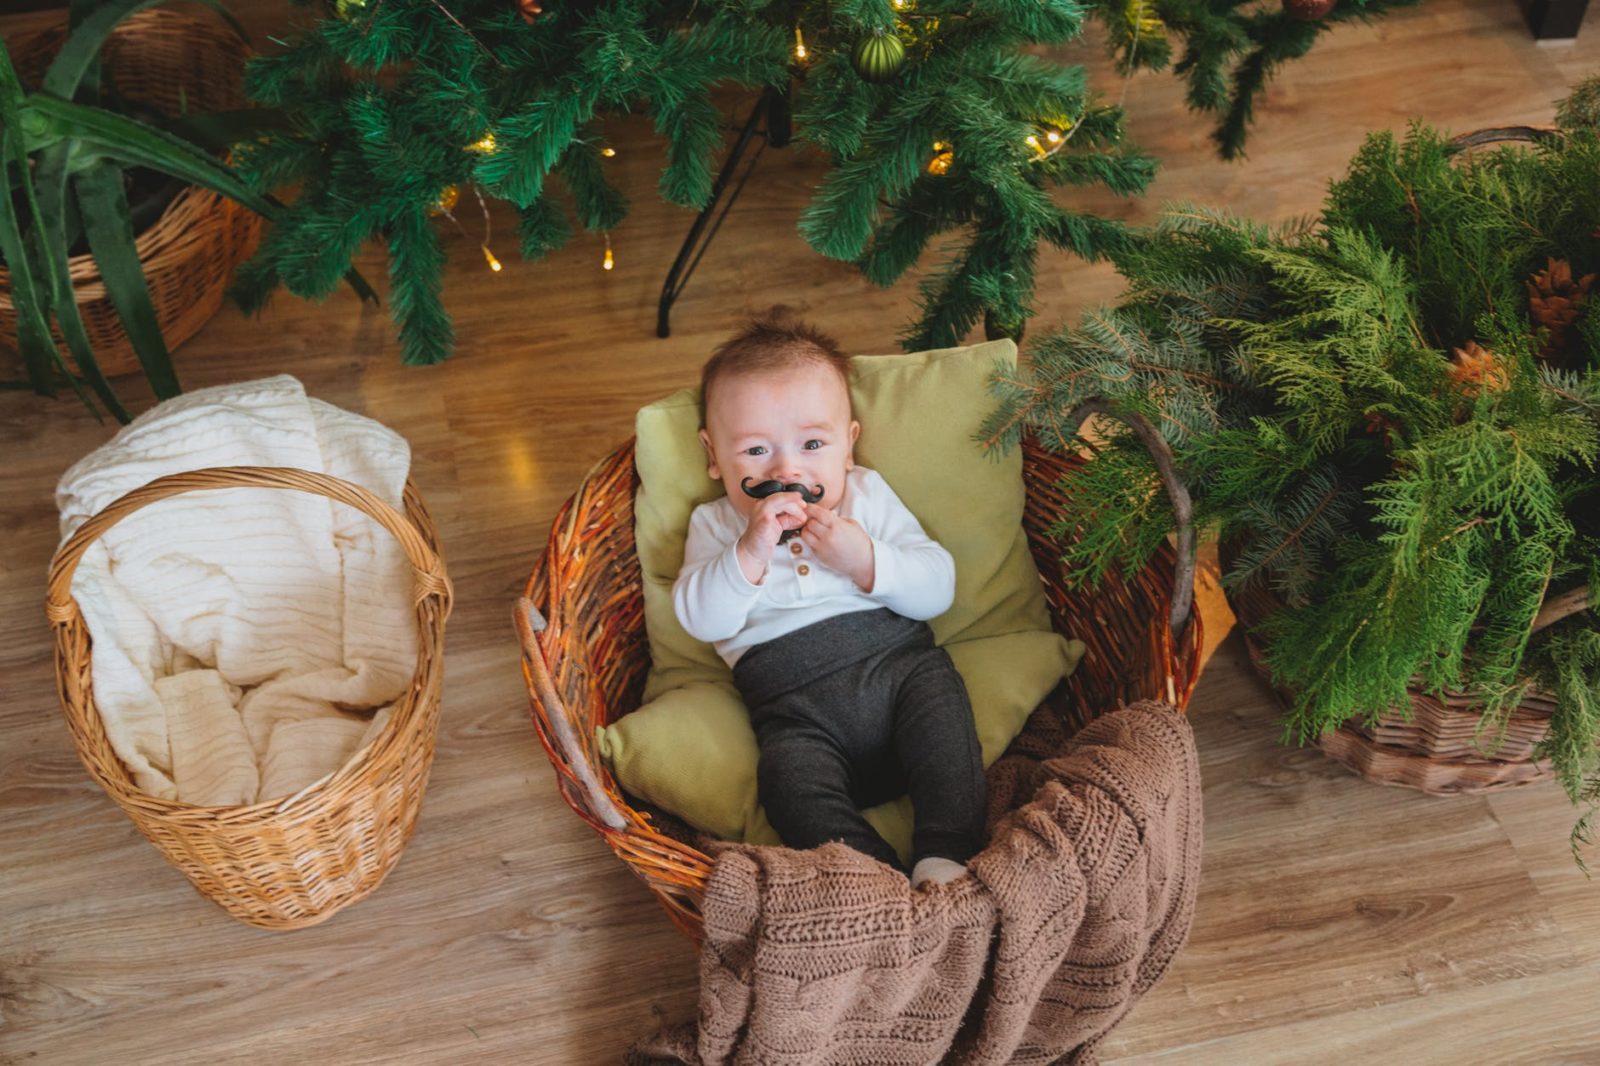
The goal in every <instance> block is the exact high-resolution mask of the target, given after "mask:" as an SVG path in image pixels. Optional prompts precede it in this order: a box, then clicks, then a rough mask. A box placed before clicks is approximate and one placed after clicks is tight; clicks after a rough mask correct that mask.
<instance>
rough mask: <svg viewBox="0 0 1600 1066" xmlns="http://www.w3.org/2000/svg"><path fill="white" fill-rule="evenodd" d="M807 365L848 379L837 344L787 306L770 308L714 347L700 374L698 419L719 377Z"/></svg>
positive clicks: (847, 361)
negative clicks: (829, 369) (819, 367)
mask: <svg viewBox="0 0 1600 1066" xmlns="http://www.w3.org/2000/svg"><path fill="white" fill-rule="evenodd" d="M807 364H816V365H822V366H829V367H832V368H833V369H834V370H835V371H836V372H837V373H838V375H839V380H840V381H843V382H848V381H849V380H850V377H849V368H850V358H849V356H847V355H845V354H844V351H843V350H842V349H841V348H840V347H839V342H838V341H836V340H834V339H833V338H832V337H830V336H828V335H827V334H826V333H823V332H822V331H821V330H819V329H817V327H815V326H813V325H811V324H810V323H808V322H804V321H802V320H801V319H800V318H799V317H798V316H797V315H795V314H794V313H793V312H792V311H790V310H789V309H788V308H787V307H783V306H781V305H780V306H777V307H773V308H772V309H770V310H768V311H766V312H765V313H763V314H760V315H757V316H756V317H754V318H751V319H749V320H748V321H746V322H745V323H744V325H743V326H741V327H740V328H739V330H738V332H736V333H735V334H734V335H733V336H732V337H729V338H728V339H727V340H725V341H723V342H722V343H721V344H719V345H717V347H716V349H715V350H714V351H713V352H712V353H711V358H710V359H707V360H706V365H705V367H704V369H702V370H701V371H700V417H701V420H702V421H703V420H704V419H705V412H706V410H707V404H708V403H709V401H710V399H711V386H712V385H714V384H716V382H718V381H720V380H722V379H723V378H731V377H737V376H739V375H742V374H763V373H770V372H772V371H777V370H788V369H790V368H792V367H799V366H805V365H807Z"/></svg>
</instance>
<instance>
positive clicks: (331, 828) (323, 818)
mask: <svg viewBox="0 0 1600 1066" xmlns="http://www.w3.org/2000/svg"><path fill="white" fill-rule="evenodd" d="M252 486H253V487H260V488H271V489H284V490H293V491H300V492H310V493H314V494H317V495H320V496H326V497H328V498H329V499H331V500H334V501H337V502H339V503H343V504H348V505H349V506H351V507H355V508H357V509H358V510H360V511H362V512H364V513H365V514H367V515H369V516H371V517H372V518H373V519H375V520H376V521H377V522H378V523H379V524H381V525H382V526H383V527H384V528H385V529H386V530H388V531H389V532H390V533H391V534H393V535H394V537H395V539H397V540H398V541H399V542H400V544H401V546H402V547H403V548H404V549H405V553H406V557H407V558H408V559H409V560H410V561H411V566H412V573H413V576H414V588H413V596H414V599H415V605H416V618H417V669H416V673H415V674H414V675H413V676H412V680H411V688H410V689H409V690H408V691H407V692H406V694H405V696H404V697H403V698H402V699H401V701H400V702H399V704H398V705H396V707H395V710H394V716H393V717H392V718H391V719H390V721H389V724H388V725H387V726H386V727H385V728H384V730H383V731H382V733H381V734H380V735H379V736H378V738H377V739H376V740H375V741H373V742H372V743H371V744H370V745H368V746H367V747H366V748H364V749H362V750H361V751H360V752H358V753H357V754H356V755H355V756H354V757H353V758H351V759H350V761H349V762H347V763H346V764H345V765H344V766H343V767H341V768H340V769H339V770H338V771H336V772H335V773H333V774H331V775H329V776H328V777H325V778H323V779H322V780H321V781H318V782H317V783H315V784H313V785H311V786H310V787H308V788H305V789H302V790H301V791H300V792H298V793H296V794H294V795H293V796H289V797H286V798H283V799H278V800H272V801H269V802H266V803H257V804H253V805H249V806H239V807H197V806H194V805H191V804H185V803H178V802H174V801H171V800H163V799H157V798H156V797H154V796H150V795H148V794H146V793H144V792H142V791H140V790H139V789H138V788H137V787H136V786H135V785H134V783H133V780H132V778H131V776H130V775H129V774H128V771H127V769H126V768H125V767H124V766H123V764H122V762H121V760H119V759H118V758H117V756H116V753H115V752H114V751H113V750H112V747H111V743H110V741H109V740H108V739H107V737H106V731H105V724H104V722H103V721H102V720H101V717H100V712H99V710H98V709H97V708H96V707H95V703H94V687H93V675H92V672H91V668H90V667H91V661H90V643H91V642H90V638H89V632H88V628H87V626H86V625H85V624H84V620H83V614H82V612H81V611H80V610H79V609H78V604H77V601H76V600H74V599H73V598H72V575H73V573H74V572H75V571H76V570H77V568H78V561H79V560H80V559H81V558H82V557H83V553H84V552H85V551H87V550H88V548H89V546H90V545H91V544H93V543H94V542H95V541H96V540H97V539H99V537H100V535H101V534H103V533H104V532H105V531H106V530H107V529H109V528H111V527H112V526H113V525H115V524H116V523H117V522H119V521H121V520H122V519H123V518H125V517H127V516H128V515H129V514H131V513H133V512H134V511H136V510H138V509H139V508H141V507H144V506H147V505H148V504H151V503H155V502H156V501H158V500H162V499H166V498H167V497H169V496H176V495H178V494H180V493H184V492H203V491H208V490H212V489H228V488H240V487H252ZM450 602H451V589H450V580H449V578H448V577H447V576H446V574H445V568H444V561H443V560H442V559H441V558H440V556H439V551H438V537H437V533H436V531H435V529H434V525H433V519H432V518H431V517H429V515H428V511H427V508H426V507H425V506H424V505H423V502H422V498H421V497H420V496H419V495H418V494H417V492H416V488H415V486H413V485H412V484H411V483H410V482H409V481H408V482H407V483H406V489H405V514H404V515H402V514H400V513H399V512H397V511H395V510H394V509H393V508H392V507H390V506H389V505H388V504H386V503H384V502H383V501H382V500H381V499H379V498H378V497H377V496H375V495H373V494H372V493H371V492H368V491H367V490H366V489H363V488H361V487H360V486H357V485H352V484H350V483H349V482H345V481H341V480H339V479H338V478H334V477H330V476H328V475H326V474H317V473H311V472H308V471H304V470H294V469H288V468H278V467H219V468H214V469H210V470H195V471H191V472H188V473H183V474H173V475H171V476H168V477H164V478H159V479H157V480H155V481H152V482H150V483H149V484H148V485H145V486H143V487H141V488H138V489H135V490H134V491H132V492H130V493H128V494H127V495H125V496H123V497H122V498H121V499H118V500H117V501H115V502H114V503H112V504H110V505H109V506H108V507H106V509H105V510H104V511H101V512H100V513H99V514H97V515H95V516H94V517H93V518H92V519H90V520H89V521H87V522H85V523H84V524H83V526H82V527H80V528H79V529H78V531H77V532H76V533H74V534H73V535H72V537H71V539H69V540H68V541H67V542H66V543H65V544H63V545H62V546H61V549H60V550H59V551H58V552H57V553H56V556H55V558H54V559H53V560H52V561H51V564H50V590H49V599H48V602H47V610H48V613H49V618H50V622H51V624H52V626H53V627H54V629H55V636H56V687H57V690H58V691H59V692H60V695H61V707H62V711H63V712H64V713H65V715H66V719H67V726H68V728H69V729H70V730H71V732H72V740H73V743H74V744H75V745H76V747H77V749H78V755H79V757H80V758H81V759H82V760H83V764H84V766H85V767H87V768H88V770H89V775H90V776H91V777H93V778H94V779H95V780H96V781H97V782H99V783H100V786H101V787H102V788H104V789H105V790H106V793H107V794H108V795H110V797H111V798H112V800H114V801H115V802H116V804H117V806H119V807H121V808H122V810H123V812H124V813H125V814H127V816H128V817H129V818H131V819H133V824H134V825H136V826H137V827H138V828H139V831H140V832H141V833H143V834H144V835H145V836H146V837H147V838H149V840H150V842H151V843H153V844H155V846H156V847H157V848H159V849H160V850H161V853H162V854H163V855H165V856H166V857H167V859H168V860H169V861H170V862H171V863H172V864H173V865H174V866H176V867H178V869H180V870H182V871H183V873H184V876H186V877H188V878H189V880H190V881H191V882H193V884H194V887H195V889H196V890H197V891H198V892H199V893H200V894H201V895H202V896H205V897H206V898H207V899H209V900H211V901H212V902H214V903H216V904H218V905H219V906H221V907H223V908H224V909H225V910H227V912H228V913H229V914H231V915H233V916H234V917H235V918H237V919H239V920H240V921H241V922H245V923H248V924H250V925H255V926H260V927H262V928H265V929H297V928H301V927H303V926H308V925H315V924H317V923H318V922H321V921H324V920H326V919H328V918H330V917H332V916H333V915H334V914H335V913H336V912H338V911H339V910H340V909H341V908H343V907H346V906H348V905H349V904H351V903H354V902H355V901H357V900H359V899H363V898H365V897H366V896H367V895H369V894H370V893H371V892H372V891H373V889H375V888H377V887H378V885H379V884H380V883H381V882H382V881H383V879H384V876H385V875H386V874H388V872H389V870H390V868H391V867H393V866H394V864H395V863H396V862H397V861H398V860H399V858H400V853H401V851H402V850H404V848H405V846H406V842H407V841H408V840H410V839H411V832H412V830H413V829H414V828H415V826H416V821H417V812H418V811H419V810H420V808H421V806H422V792H423V789H424V787H425V786H426V784H427V780H428V769H429V767H430V766H431V765H432V763H433V749H434V741H435V737H436V735H437V733H438V725H439V687H440V683H441V681H442V679H443V656H444V623H445V619H446V617H448V616H449V613H450Z"/></svg>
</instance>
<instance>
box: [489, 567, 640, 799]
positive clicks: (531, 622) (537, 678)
mask: <svg viewBox="0 0 1600 1066" xmlns="http://www.w3.org/2000/svg"><path fill="white" fill-rule="evenodd" d="M513 618H514V621H515V622H516V627H517V640H518V641H519V642H520V643H521V644H522V661H523V662H524V663H526V664H527V666H528V676H529V678H530V679H531V680H532V681H533V688H534V691H535V692H537V693H538V695H539V701H540V702H541V703H543V704H544V705H545V707H546V708H547V709H548V712H549V713H548V715H547V718H548V719H549V722H550V728H551V730H552V731H553V732H554V733H555V740H556V747H558V748H560V749H561V751H560V754H561V756H562V758H564V759H566V760H567V765H568V766H569V767H571V768H572V773H573V775H574V776H575V777H576V778H577V781H578V787H579V788H580V789H582V790H583V796H584V799H586V800H587V801H588V802H589V811H590V813H592V814H593V815H594V816H595V817H596V818H598V819H600V820H601V821H602V822H604V823H605V824H606V825H607V826H608V827H609V828H611V829H618V830H620V829H626V828H627V825H628V820H627V819H626V818H624V817H623V816H622V812H621V811H619V810H617V805H616V804H615V803H612V802H611V797H610V796H608V795H606V790H605V789H604V788H602V787H601V785H600V781H599V779H597V778H596V777H595V774H594V768H593V767H592V766H590V765H589V760H588V759H587V758H586V757H585V756H584V753H583V745H582V744H579V743H578V737H577V735H576V734H575V733H574V732H573V731H572V722H571V721H570V720H569V719H568V718H567V706H566V704H565V703H563V702H562V700H561V696H560V694H558V693H557V692H556V686H555V683H554V682H553V681H552V680H551V678H550V667H549V665H548V664H546V663H545V660H544V650H543V649H542V648H540V647H539V641H538V640H537V639H536V637H535V636H534V635H535V634H536V633H542V632H544V630H545V628H546V626H547V625H548V624H549V623H547V622H546V621H545V620H544V615H542V614H540V613H539V609H538V608H537V607H535V606H534V605H533V601H532V600H530V599H528V597H526V596H518V597H517V608H516V611H515V612H514V613H513Z"/></svg>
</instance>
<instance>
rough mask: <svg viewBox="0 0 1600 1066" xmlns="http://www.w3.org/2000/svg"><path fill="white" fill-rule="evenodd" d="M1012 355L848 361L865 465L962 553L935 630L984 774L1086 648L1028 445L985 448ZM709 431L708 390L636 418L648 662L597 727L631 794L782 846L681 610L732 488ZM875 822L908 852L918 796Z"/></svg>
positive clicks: (748, 739)
mask: <svg viewBox="0 0 1600 1066" xmlns="http://www.w3.org/2000/svg"><path fill="white" fill-rule="evenodd" d="M1016 355H1017V350H1016V345H1014V344H1013V343H1012V342H1011V341H1009V340H1005V341H994V342H990V343H987V344H979V345H974V346H972V347H968V348H947V349H943V350H940V351H932V352H919V353H915V354H912V355H891V356H857V357H855V358H854V359H852V360H851V361H850V395H851V400H852V402H853V403H854V405H855V415H856V418H857V419H858V420H859V421H860V422H861V426H862V429H861V440H860V442H859V443H858V444H857V445H856V460H857V462H859V463H861V464H862V465H863V466H868V467H871V468H873V469H875V470H877V471H878V472H879V473H880V474H882V475H883V477H884V478H885V480H887V481H888V482H889V484H890V486H891V487H893V488H894V490H895V492H896V494H898V495H899V496H900V498H901V499H902V500H904V501H905V504H906V506H907V507H909V508H910V509H911V511H912V513H914V514H915V515H916V516H917V518H918V519H919V520H920V521H921V522H922V525H923V528H924V529H926V530H927V531H928V535H929V536H931V537H933V538H934V539H936V540H938V541H939V542H940V543H942V544H943V545H944V546H945V547H946V548H947V549H949V551H950V554H951V555H952V556H953V557H954V558H955V563H956V594H955V602H954V604H953V606H952V607H951V608H950V610H948V611H946V612H945V613H944V614H942V615H940V616H939V617H938V618H936V619H934V620H933V621H932V623H931V625H932V627H933V632H934V636H935V638H936V639H937V640H938V642H939V643H940V644H941V645H943V646H944V647H945V648H946V649H947V650H948V651H949V652H950V656H951V659H952V660H953V661H954V662H955V665H956V669H957V670H958V671H960V673H961V676H962V678H963V679H964V680H965V682H966V685H967V691H968V695H969V697H970V698H971V700H972V706H973V714H974V716H975V718H976V721H977V727H978V738H979V740H980V741H981V742H982V745H983V756H984V764H985V765H988V764H989V763H990V762H992V761H993V760H994V759H995V758H997V757H998V756H999V754H1000V753H1001V751H1003V750H1004V749H1005V746H1006V745H1007V744H1008V743H1010V742H1011V738H1012V737H1014V736H1016V734H1017V733H1018V732H1019V731H1021V729H1022V725H1023V722H1024V721H1025V720H1026V719H1027V716H1028V714H1029V712H1031V711H1032V710H1033V708H1034V707H1035V706H1036V705H1037V704H1038V703H1039V701H1040V700H1041V699H1043V698H1044V696H1045V695H1046V694H1047V693H1048V692H1049V691H1050V689H1051V688H1053V687H1054V686H1055V684H1056V683H1057V682H1058V681H1060V679H1061V678H1062V677H1064V676H1065V675H1066V674H1067V673H1070V672H1071V670H1072V668H1073V667H1074V666H1076V664H1077V661H1078V658H1079V657H1080V656H1081V655H1082V654H1083V644H1082V643H1081V642H1079V641H1075V640H1073V641H1069V640H1066V639H1064V638H1062V637H1060V636H1058V635H1057V634H1055V633H1053V632H1052V631H1051V629H1050V615H1049V611H1048V608H1047V607H1046V605H1045V600H1044V591H1043V587H1042V586H1041V585H1040V583H1039V575H1038V572H1037V571H1036V570H1035V569H1034V565H1033V558H1032V556H1031V555H1030V553H1029V551H1028V544H1027V538H1026V535H1025V534H1024V532H1023V529H1022V508H1023V485H1022V457H1021V454H1020V452H1018V451H1013V452H1012V453H1011V454H1009V455H1008V456H1006V457H1005V458H1004V459H1002V460H1000V461H998V462H997V461H995V460H994V459H992V458H991V457H989V456H988V455H986V454H984V452H983V451H982V450H981V448H980V447H979V446H978V444H977V443H976V442H975V439H974V438H975V436H976V434H977V431H978V427H979V424H980V423H981V422H982V420H983V416H984V414H985V412H986V411H987V409H988V408H989V406H990V403H989V401H988V399H987V395H988V393H987V386H988V380H989V377H990V375H991V374H992V373H993V372H994V370H995V369H996V367H997V365H998V366H1004V367H1014V366H1015V365H1016ZM699 428H700V407H699V395H698V390H697V389H684V390H681V391H679V392H676V393H674V394H672V395H671V396H668V397H666V398H665V399H662V400H659V401H657V402H656V403H653V404H650V405H649V406H648V407H645V408H644V409H642V410H641V411H640V412H639V415H638V419H637V422H636V429H637V433H638V447H637V452H636V455H637V458H636V460H635V462H636V465H637V467H638V471H639V490H638V493H637V494H636V496H635V499H634V536H635V539H636V542H637V550H638V555H639V564H640V568H641V570H642V571H643V577H644V613H645V626H646V630H647V632H648V634H649V638H650V660H651V664H652V665H651V671H650V676H649V678H648V679H647V681H646V683H645V692H644V700H645V705H644V706H643V707H641V708H640V709H639V710H637V711H635V712H633V713H632V714H629V715H626V716H625V717H623V718H622V719H621V720H620V721H618V722H616V723H615V724H613V725H611V726H610V727H608V728H606V729H603V730H601V731H600V746H601V752H602V754H603V755H604V756H605V757H606V758H607V760H608V761H609V763H610V765H611V768H612V772H613V773H615V774H616V775H617V779H618V780H619V781H620V782H621V783H622V786H623V788H625V789H627V790H628V791H629V792H631V793H633V794H634V795H637V796H640V797H641V798H643V799H646V800H648V801H650V802H651V803H654V804H656V805H657V806H659V807H662V808H663V809H665V810H669V811H672V812H673V813H675V814H677V815H678V816H679V817H682V818H683V819H684V820H686V821H688V822H689V823H690V824H692V825H694V826H696V827H698V828H700V829H703V830H705V831H706V832H709V833H712V834H714V835H716V836H719V837H723V838H726V839H730V840H744V841H748V842H752V843H776V842H777V838H776V836H775V835H774V834H773V832H772V829H771V827H770V826H769V825H768V824H767V820H766V816H765V815H764V814H763V813H762V812H761V810H760V807H759V805H758V804H757V802H756V784H755V774H756V742H755V735H754V733H753V732H752V731H751V729H750V724H749V720H748V718H747V716H746V714H745V710H744V706H743V704H742V703H740V702H739V697H738V695H737V693H736V692H735V691H734V688H733V683H732V678H731V675H730V673H729V670H728V668H727V666H726V665H725V664H724V663H723V661H722V659H721V657H719V656H718V655H717V653H716V651H715V650H713V649H712V647H711V646H710V645H709V644H705V643H702V642H701V641H697V640H695V639H694V638H693V637H690V636H689V635H688V634H687V633H685V632H684V630H683V627H682V626H680V625H679V624H678V619H677V616H676V615H675V614H674V613H673V610H672V582H673V580H674V579H675V578H676V577H677V574H678V569H679V567H680V565H681V564H682V562H683V542H684V537H685V535H686V534H687V533H688V529H689V515H690V513H691V512H692V511H693V510H694V508H695V507H696V506H698V505H699V504H702V503H705V502H708V501H710V500H714V499H716V498H717V497H718V496H721V495H722V492H723V490H722V484H721V482H719V481H717V480H715V479H713V478H712V477H710V475H708V474H707V473H706V460H705V453H704V451H703V450H702V449H701V447H700V441H699V439H698V436H697V431H698V430H699ZM896 808H898V809H897V810H896ZM868 820H869V821H872V822H873V824H874V825H875V826H877V827H878V829H879V831H880V832H883V833H884V835H885V838H886V839H888V840H889V842H890V843H891V844H893V845H895V847H896V849H897V850H899V851H900V852H901V853H902V856H904V855H905V852H906V851H907V849H908V847H909V842H910V836H911V832H910V829H911V820H910V805H909V802H908V801H905V800H901V801H899V802H898V804H886V805H885V806H884V807H880V808H876V809H874V810H873V811H869V812H868Z"/></svg>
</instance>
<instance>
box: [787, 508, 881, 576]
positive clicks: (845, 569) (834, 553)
mask: <svg viewBox="0 0 1600 1066" xmlns="http://www.w3.org/2000/svg"><path fill="white" fill-rule="evenodd" d="M805 517H806V524H805V528H804V529H802V530H801V531H800V539H801V541H803V542H804V543H805V544H806V546H807V547H809V548H810V549H811V550H812V551H814V552H816V553H817V561H818V562H820V563H822V564H824V565H825V566H831V567H832V568H833V569H835V570H837V571H839V572H840V573H843V574H848V575H850V579H851V580H852V581H854V582H855V583H856V585H857V586H858V587H859V588H860V589H861V591H862V592H871V591H872V585H873V581H874V575H875V574H876V569H875V564H876V560H875V559H874V558H873V553H872V538H871V537H870V536H868V535H867V531H866V530H864V529H862V528H861V523H859V522H857V521H856V520H855V519H854V518H845V517H844V516H842V515H840V514H837V513H835V512H833V511H830V510H828V508H826V507H823V506H821V505H819V504H815V503H808V504H806V505H805Z"/></svg>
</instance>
